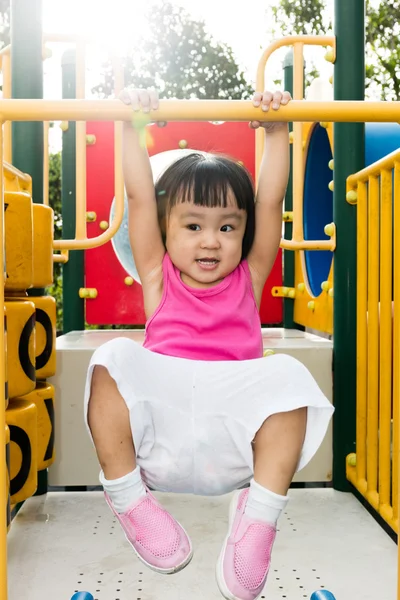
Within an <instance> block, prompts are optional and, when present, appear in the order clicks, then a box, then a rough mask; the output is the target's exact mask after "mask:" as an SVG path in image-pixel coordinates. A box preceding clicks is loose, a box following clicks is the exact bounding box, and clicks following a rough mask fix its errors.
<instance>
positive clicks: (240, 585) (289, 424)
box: [217, 408, 307, 600]
mask: <svg viewBox="0 0 400 600" xmlns="http://www.w3.org/2000/svg"><path fill="white" fill-rule="evenodd" d="M306 424H307V409H306V408H300V409H298V410H294V411H290V412H286V413H279V414H275V415H272V416H271V417H269V418H268V419H267V420H266V421H264V423H263V425H262V426H261V427H260V429H259V430H258V432H257V434H256V436H255V438H254V443H253V449H254V479H253V480H252V481H251V483H250V490H249V491H247V490H243V491H242V492H240V493H239V494H238V495H236V496H234V498H233V505H232V509H231V520H230V526H229V532H228V536H227V538H226V540H225V543H224V546H223V548H222V551H221V554H220V558H219V561H218V564H217V581H218V585H219V588H220V590H221V592H222V595H223V596H225V598H227V599H229V600H231V599H232V598H236V599H237V600H253V599H254V600H255V599H256V598H258V597H259V596H260V594H261V592H262V589H263V587H264V585H265V582H266V580H267V576H268V571H269V567H270V560H271V552H272V547H273V544H274V541H275V535H276V522H277V520H278V518H279V515H280V514H281V512H282V510H283V509H284V508H285V506H286V504H287V500H288V498H287V496H286V493H287V490H288V488H289V486H290V483H291V481H292V478H293V475H294V473H295V471H296V468H297V465H298V463H299V459H300V453H301V449H302V446H303V442H304V437H305V432H306ZM261 549H262V551H261Z"/></svg>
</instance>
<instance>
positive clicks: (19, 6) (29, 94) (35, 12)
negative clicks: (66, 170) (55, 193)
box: [11, 0, 43, 203]
mask: <svg viewBox="0 0 400 600" xmlns="http://www.w3.org/2000/svg"><path fill="white" fill-rule="evenodd" d="M11 44H12V53H11V82H12V97H13V98H35V99H42V98H43V62H42V0H25V1H24V0H11ZM12 142H13V143H12V146H13V151H12V160H13V164H14V166H15V167H17V168H18V169H20V170H21V171H23V172H24V173H29V175H30V176H31V177H32V188H33V193H32V195H33V201H34V202H39V203H42V202H43V123H40V122H26V123H22V122H21V123H18V122H15V123H13V124H12Z"/></svg>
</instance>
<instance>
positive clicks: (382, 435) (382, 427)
mask: <svg viewBox="0 0 400 600" xmlns="http://www.w3.org/2000/svg"><path fill="white" fill-rule="evenodd" d="M380 185H381V202H380V290H379V300H380V312H379V504H380V506H381V507H385V509H386V510H387V509H388V507H389V505H390V503H391V502H390V483H391V481H390V479H391V477H390V470H391V467H390V446H391V439H390V438H391V434H390V429H391V412H392V171H389V170H383V171H382V172H381V177H380Z"/></svg>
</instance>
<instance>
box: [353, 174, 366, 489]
mask: <svg viewBox="0 0 400 600" xmlns="http://www.w3.org/2000/svg"><path fill="white" fill-rule="evenodd" d="M367 206H368V203H367V185H366V183H364V182H359V183H358V186H357V434H356V450H357V462H356V472H357V481H358V482H359V484H361V482H365V480H366V452H367V443H366V442H367V281H368V277H367V257H368V240H367V235H368V212H367ZM361 485H362V484H361ZM365 491H366V490H365V489H364V493H365Z"/></svg>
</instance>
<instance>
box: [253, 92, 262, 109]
mask: <svg viewBox="0 0 400 600" xmlns="http://www.w3.org/2000/svg"><path fill="white" fill-rule="evenodd" d="M261 100H262V93H261V92H255V94H254V96H253V106H260V104H261Z"/></svg>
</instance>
